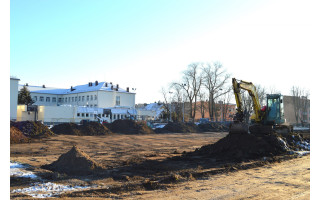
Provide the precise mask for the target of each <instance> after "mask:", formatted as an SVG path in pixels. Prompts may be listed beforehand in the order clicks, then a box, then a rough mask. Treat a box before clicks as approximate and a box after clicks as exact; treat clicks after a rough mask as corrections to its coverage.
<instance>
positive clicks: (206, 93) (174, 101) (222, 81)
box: [161, 62, 310, 123]
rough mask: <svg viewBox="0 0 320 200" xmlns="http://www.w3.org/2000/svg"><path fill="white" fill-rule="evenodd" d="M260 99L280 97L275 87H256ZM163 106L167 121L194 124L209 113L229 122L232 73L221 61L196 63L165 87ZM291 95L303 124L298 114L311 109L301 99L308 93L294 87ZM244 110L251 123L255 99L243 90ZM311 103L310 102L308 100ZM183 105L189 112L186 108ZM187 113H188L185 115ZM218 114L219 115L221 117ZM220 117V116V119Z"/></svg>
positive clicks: (246, 119) (246, 118)
mask: <svg viewBox="0 0 320 200" xmlns="http://www.w3.org/2000/svg"><path fill="white" fill-rule="evenodd" d="M254 85H255V87H256V91H257V94H258V96H259V102H260V105H265V104H266V94H267V93H268V94H280V92H279V91H278V90H277V89H275V88H274V87H270V88H269V89H266V88H265V87H263V86H261V85H259V84H254ZM161 93H162V96H163V99H164V101H163V105H164V108H165V112H164V115H163V118H164V119H169V118H170V115H171V118H172V120H173V121H182V120H183V119H184V117H186V118H188V119H189V120H191V121H194V120H195V116H196V113H197V112H199V113H200V115H201V117H202V118H205V113H209V118H210V120H211V121H217V120H218V119H219V118H220V119H221V116H222V120H225V119H226V117H227V116H226V115H227V114H228V106H227V105H229V104H230V102H231V101H233V99H234V93H233V89H232V84H231V73H229V72H228V71H227V69H226V68H224V67H223V65H222V64H221V63H220V62H208V63H203V62H194V63H191V64H189V65H188V66H187V69H186V70H184V71H183V72H182V77H181V79H180V80H176V81H173V82H171V83H170V84H169V86H168V87H167V88H165V87H163V88H162V91H161ZM290 95H291V96H293V97H295V98H293V99H294V100H293V101H294V102H293V103H294V109H295V116H296V122H297V123H299V122H300V121H302V119H301V115H299V113H301V112H305V111H306V109H307V108H308V106H310V105H307V104H308V103H307V102H308V101H301V100H300V99H302V98H308V97H309V91H308V90H305V89H302V88H299V87H297V86H293V87H292V89H291V91H290ZM241 97H242V101H243V107H244V115H245V121H246V122H249V119H250V116H251V114H252V113H253V102H252V98H251V97H250V95H249V94H248V92H247V91H245V90H242V91H241ZM309 102H310V101H309ZM184 104H185V106H186V107H187V108H188V109H185V108H184ZM184 111H185V112H186V113H184ZM218 115H219V116H218ZM220 115H221V116H220Z"/></svg>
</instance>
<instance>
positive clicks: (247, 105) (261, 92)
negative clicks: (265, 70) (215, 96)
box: [241, 85, 266, 123]
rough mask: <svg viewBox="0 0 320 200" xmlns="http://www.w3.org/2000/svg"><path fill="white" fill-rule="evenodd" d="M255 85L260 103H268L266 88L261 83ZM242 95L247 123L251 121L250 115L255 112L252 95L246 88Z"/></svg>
mask: <svg viewBox="0 0 320 200" xmlns="http://www.w3.org/2000/svg"><path fill="white" fill-rule="evenodd" d="M255 87H256V92H257V95H258V100H259V103H260V105H264V104H266V89H265V88H264V87H262V86H260V85H256V86H255ZM241 97H242V101H243V110H244V111H243V113H244V119H245V122H246V123H249V119H250V116H251V114H252V112H253V102H252V97H251V96H250V95H249V93H248V92H247V91H246V90H242V91H241Z"/></svg>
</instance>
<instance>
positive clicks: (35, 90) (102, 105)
mask: <svg viewBox="0 0 320 200" xmlns="http://www.w3.org/2000/svg"><path fill="white" fill-rule="evenodd" d="M23 86H26V87H27V88H28V89H29V91H30V94H31V97H32V99H33V100H34V102H35V103H34V104H33V105H34V107H33V108H32V107H31V106H29V108H28V106H25V105H19V106H18V120H19V121H24V120H30V119H37V120H41V121H43V122H45V123H61V122H80V121H81V120H103V121H107V122H112V121H114V120H116V119H125V118H130V117H131V118H134V117H136V115H137V113H136V110H135V108H134V106H135V92H132V91H130V89H129V88H128V87H127V88H126V89H122V88H120V87H119V85H118V84H117V85H114V84H112V83H108V82H98V81H95V82H89V83H88V84H85V85H78V86H71V87H70V88H68V89H61V88H52V87H46V86H45V85H42V86H31V85H28V84H25V85H19V90H20V89H21V88H22V87H23Z"/></svg>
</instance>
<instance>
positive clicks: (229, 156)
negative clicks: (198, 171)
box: [193, 133, 289, 161]
mask: <svg viewBox="0 0 320 200" xmlns="http://www.w3.org/2000/svg"><path fill="white" fill-rule="evenodd" d="M288 150H289V149H288V147H287V144H286V143H285V142H284V140H283V138H281V137H280V136H278V135H277V134H276V133H270V134H268V135H259V136H258V135H252V134H228V135H227V136H226V137H224V138H222V139H220V140H219V141H218V142H216V143H214V144H209V145H205V146H202V147H201V148H200V149H197V150H196V151H195V152H193V153H194V154H197V155H200V156H206V157H214V158H217V159H222V160H237V161H239V160H240V161H241V160H247V159H256V158H261V157H264V156H275V155H280V154H283V153H286V152H287V151H288Z"/></svg>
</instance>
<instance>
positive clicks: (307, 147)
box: [296, 141, 310, 151]
mask: <svg viewBox="0 0 320 200" xmlns="http://www.w3.org/2000/svg"><path fill="white" fill-rule="evenodd" d="M296 145H297V146H299V147H300V148H302V149H304V150H308V151H310V144H309V143H308V142H306V141H303V142H300V141H298V142H296Z"/></svg>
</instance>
